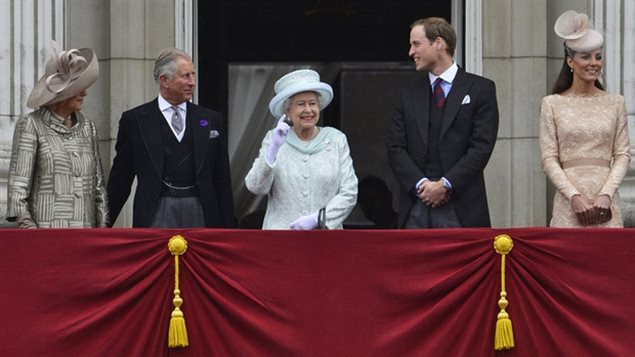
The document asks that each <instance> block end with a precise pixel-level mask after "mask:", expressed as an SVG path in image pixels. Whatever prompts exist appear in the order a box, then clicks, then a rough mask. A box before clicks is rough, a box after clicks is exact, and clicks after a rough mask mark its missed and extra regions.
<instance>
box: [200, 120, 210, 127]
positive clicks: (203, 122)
mask: <svg viewBox="0 0 635 357" xmlns="http://www.w3.org/2000/svg"><path fill="white" fill-rule="evenodd" d="M208 124H209V122H208V121H207V119H201V120H199V122H198V125H200V126H202V127H203V128H204V127H206V126H207V125H208Z"/></svg>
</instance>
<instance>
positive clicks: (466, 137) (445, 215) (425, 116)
mask: <svg viewBox="0 0 635 357" xmlns="http://www.w3.org/2000/svg"><path fill="white" fill-rule="evenodd" d="M455 46H456V34H455V32H454V29H453V28H452V27H451V26H450V24H449V23H448V22H447V21H445V20H444V19H442V18H435V17H432V18H425V19H421V20H418V21H415V22H414V23H413V24H412V25H411V31H410V52H409V55H410V57H412V58H413V60H414V62H415V66H416V69H417V71H420V72H421V74H422V75H421V77H420V78H417V81H416V82H415V84H414V85H412V86H410V87H408V88H405V89H403V90H402V91H401V92H400V95H399V98H398V100H397V103H396V107H395V112H394V115H393V122H392V126H391V129H390V132H389V134H388V139H387V144H388V157H389V161H390V165H391V167H392V170H393V173H394V174H395V177H396V178H397V181H398V182H399V186H400V196H399V227H400V228H447V227H489V226H491V223H490V218H489V209H488V205H487V195H486V192H485V179H484V176H483V170H484V169H485V166H486V165H487V162H488V160H489V158H490V156H491V154H492V150H493V149H494V144H495V142H496V136H497V133H498V105H497V101H496V88H495V85H494V82H492V81H491V80H489V79H487V78H483V77H480V76H477V75H474V74H471V73H467V72H465V71H464V70H463V69H461V68H460V67H458V66H457V65H456V63H455V62H454V61H453V59H452V57H453V56H454V49H455Z"/></svg>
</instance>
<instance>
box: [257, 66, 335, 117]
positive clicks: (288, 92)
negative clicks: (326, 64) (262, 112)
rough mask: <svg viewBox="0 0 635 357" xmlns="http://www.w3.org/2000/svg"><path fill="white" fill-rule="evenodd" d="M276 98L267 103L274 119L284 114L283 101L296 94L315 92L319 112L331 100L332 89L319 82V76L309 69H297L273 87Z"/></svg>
mask: <svg viewBox="0 0 635 357" xmlns="http://www.w3.org/2000/svg"><path fill="white" fill-rule="evenodd" d="M273 90H274V91H275V92H276V96H275V97H273V99H271V101H270V102H269V111H271V114H273V116H275V117H276V118H278V117H280V116H281V115H282V114H284V108H283V106H284V101H285V100H286V99H287V98H290V97H292V96H294V95H296V94H298V93H302V92H317V93H319V94H320V96H321V97H322V99H321V100H320V110H322V109H324V108H326V106H327V105H329V103H331V100H333V88H331V86H330V85H328V84H326V83H323V82H320V75H319V74H318V73H317V72H316V71H314V70H311V69H299V70H297V71H293V72H290V73H287V74H285V75H284V76H282V77H281V78H280V79H278V80H277V81H276V84H274V85H273Z"/></svg>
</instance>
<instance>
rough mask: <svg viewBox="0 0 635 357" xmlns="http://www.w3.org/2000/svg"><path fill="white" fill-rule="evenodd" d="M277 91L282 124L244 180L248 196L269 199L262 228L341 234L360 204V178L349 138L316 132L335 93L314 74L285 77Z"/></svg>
mask: <svg viewBox="0 0 635 357" xmlns="http://www.w3.org/2000/svg"><path fill="white" fill-rule="evenodd" d="M274 90H275V92H276V95H275V97H274V98H273V99H272V100H271V102H269V110H270V111H271V113H272V114H273V115H274V116H275V117H276V118H280V120H279V121H278V125H277V126H276V127H275V128H274V129H272V130H270V131H269V132H268V133H267V135H266V136H265V138H264V140H263V141H262V146H261V148H260V155H259V156H258V157H257V158H256V160H255V161H254V164H253V166H252V168H251V170H250V171H249V173H248V174H247V177H246V178H245V184H246V186H247V189H249V191H251V192H252V193H254V194H257V195H268V201H267V211H266V213H265V218H264V223H263V227H262V228H263V229H304V230H306V229H315V228H329V229H338V228H342V227H343V225H342V223H343V222H344V220H345V219H346V217H348V215H349V214H350V213H351V210H352V209H353V207H354V206H355V202H356V201H357V176H355V170H354V169H353V161H352V159H351V156H350V150H349V148H348V142H347V140H346V136H345V135H344V134H343V133H342V132H341V131H339V130H337V129H335V128H331V127H320V126H317V123H318V121H319V120H320V111H321V110H322V109H324V108H325V107H326V106H327V105H329V103H330V102H331V100H332V99H333V90H332V89H331V86H329V85H328V84H326V83H322V82H320V75H319V74H318V73H317V72H315V71H313V70H310V69H302V70H297V71H294V72H291V73H288V74H286V75H284V76H283V77H282V78H280V79H279V80H278V81H277V82H276V83H275V85H274ZM287 118H289V119H287ZM287 120H290V123H291V125H292V126H289V124H287V123H289V121H287ZM289 129H291V130H289ZM321 223H324V227H320V225H321Z"/></svg>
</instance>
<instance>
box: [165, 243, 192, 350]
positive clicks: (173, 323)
mask: <svg viewBox="0 0 635 357" xmlns="http://www.w3.org/2000/svg"><path fill="white" fill-rule="evenodd" d="M168 250H169V251H170V253H172V255H174V299H173V300H172V302H173V303H174V311H172V317H171V318H170V330H169V332H168V347H169V348H174V347H187V346H189V344H190V343H189V341H188V339H187V328H186V327H185V316H184V315H183V311H181V304H183V299H182V298H181V290H179V255H183V254H185V251H186V250H187V241H186V240H185V238H183V237H182V236H181V235H175V236H174V237H172V238H170V241H169V242H168Z"/></svg>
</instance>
